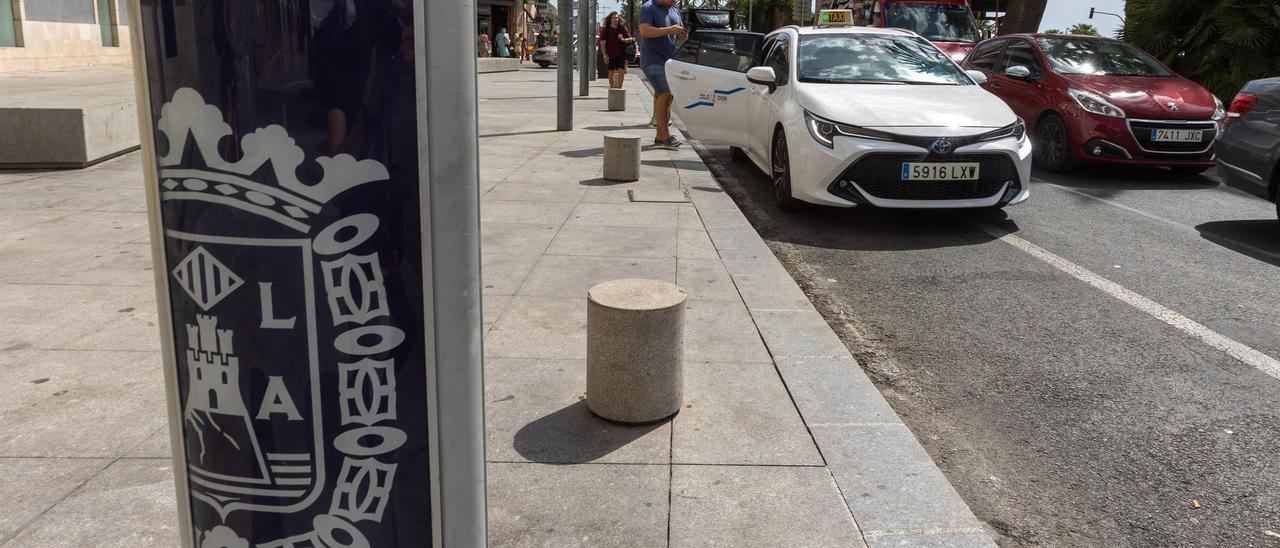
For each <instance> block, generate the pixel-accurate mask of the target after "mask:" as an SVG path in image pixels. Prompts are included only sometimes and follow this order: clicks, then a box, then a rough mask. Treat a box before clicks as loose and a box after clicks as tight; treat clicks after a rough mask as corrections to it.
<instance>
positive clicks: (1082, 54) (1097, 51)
mask: <svg viewBox="0 0 1280 548" xmlns="http://www.w3.org/2000/svg"><path fill="white" fill-rule="evenodd" d="M1036 41H1037V42H1039V43H1040V49H1042V50H1044V55H1045V57H1048V58H1049V64H1050V65H1053V70H1054V71H1055V72H1057V73H1059V74H1090V75H1095V76H1169V71H1168V70H1165V68H1164V67H1162V66H1160V63H1157V62H1156V60H1155V59H1152V58H1151V56H1149V55H1147V54H1145V53H1143V52H1142V51H1141V50H1139V49H1138V48H1135V47H1133V46H1130V45H1129V44H1126V43H1124V42H1120V41H1115V40H1096V39H1088V38H1076V39H1072V38H1040V39H1039V40H1036Z"/></svg>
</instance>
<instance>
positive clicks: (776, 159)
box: [773, 130, 801, 212]
mask: <svg viewBox="0 0 1280 548" xmlns="http://www.w3.org/2000/svg"><path fill="white" fill-rule="evenodd" d="M773 201H774V203H776V204H777V205H778V209H781V210H782V211H788V212H790V211H798V210H799V209H800V206H801V203H800V200H797V199H795V197H794V196H792V195H791V158H790V156H789V155H788V154H787V136H786V135H785V134H783V132H782V131H781V130H779V131H778V132H777V133H775V134H774V136H773Z"/></svg>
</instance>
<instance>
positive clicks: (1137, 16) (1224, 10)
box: [1124, 0, 1280, 102]
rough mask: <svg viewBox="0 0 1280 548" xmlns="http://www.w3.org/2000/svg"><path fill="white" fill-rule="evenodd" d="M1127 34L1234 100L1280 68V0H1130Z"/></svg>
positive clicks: (1184, 73) (1181, 69)
mask: <svg viewBox="0 0 1280 548" xmlns="http://www.w3.org/2000/svg"><path fill="white" fill-rule="evenodd" d="M1125 14H1126V15H1127V18H1126V23H1125V27H1124V37H1125V39H1126V40H1128V41H1130V42H1132V43H1133V44H1134V45H1137V46H1138V47H1141V48H1143V49H1145V50H1147V51H1149V52H1151V53H1152V54H1154V55H1155V56H1157V57H1159V58H1160V59H1161V60H1163V61H1164V62H1165V64H1167V65H1169V66H1170V67H1172V68H1173V69H1174V70H1175V71H1177V72H1178V73H1179V74H1182V75H1183V76H1186V77H1188V78H1191V79H1192V80H1195V81H1197V82H1199V83H1200V84H1201V85H1203V86H1205V87H1207V88H1209V90H1210V91H1212V92H1214V94H1215V95H1217V96H1218V97H1219V98H1220V99H1222V100H1223V101H1227V102H1230V101H1231V99H1232V98H1233V97H1235V93H1236V91H1238V90H1239V89H1240V87H1241V86H1243V85H1244V84H1245V82H1247V81H1249V80H1252V79H1255V78H1263V77H1267V76H1274V75H1276V74H1277V72H1280V6H1277V5H1276V2H1275V0H1128V2H1127V3H1126V5H1125Z"/></svg>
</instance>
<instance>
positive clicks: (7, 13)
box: [0, 0, 18, 48]
mask: <svg viewBox="0 0 1280 548" xmlns="http://www.w3.org/2000/svg"><path fill="white" fill-rule="evenodd" d="M17 45H18V38H17V31H16V30H15V28H14V21H13V0H0V48H11V47H14V46H17Z"/></svg>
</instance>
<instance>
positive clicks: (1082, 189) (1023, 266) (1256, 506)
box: [705, 147, 1280, 547]
mask: <svg viewBox="0 0 1280 548" xmlns="http://www.w3.org/2000/svg"><path fill="white" fill-rule="evenodd" d="M705 155H707V156H709V158H708V161H709V163H710V164H712V168H713V170H714V171H715V172H716V175H717V176H718V178H719V179H720V180H721V181H722V183H723V184H724V186H725V187H726V189H727V190H728V191H729V192H730V194H731V195H732V196H733V197H734V198H735V199H736V200H737V201H738V203H739V204H740V205H741V206H742V208H743V210H744V211H745V212H746V214H747V216H748V218H749V219H750V220H751V222H752V223H753V224H754V225H755V227H756V229H757V230H758V231H759V232H760V233H761V235H763V236H764V238H765V240H766V241H768V242H769V245H770V246H771V247H772V248H773V250H774V252H775V253H776V254H777V255H778V256H779V258H781V259H782V261H783V263H784V264H785V265H786V267H787V268H788V269H789V270H790V271H791V273H792V274H793V275H794V276H795V277H796V279H797V280H799V281H800V283H801V286H802V287H804V288H805V291H806V292H807V293H809V295H810V297H811V299H812V300H813V302H814V303H815V304H816V305H817V306H818V309H819V311H821V312H822V313H823V314H824V315H825V316H826V318H827V321H828V322H830V323H831V325H832V326H833V327H834V328H835V329H836V332H837V333H840V335H841V337H842V338H844V340H845V342H846V344H848V346H849V348H850V349H851V350H852V351H853V352H854V353H855V355H856V356H857V357H858V359H859V360H860V362H861V364H862V366H863V367H864V368H865V369H866V370H867V371H868V373H870V374H871V376H872V378H873V379H874V380H875V382H876V383H877V385H878V386H879V388H880V390H881V391H882V392H883V393H884V394H885V396H886V397H887V398H888V400H889V402H890V403H891V404H892V405H893V406H894V408H895V409H896V410H897V411H898V413H899V414H900V415H902V417H903V419H904V420H905V421H906V422H907V424H908V425H909V426H910V427H911V429H912V430H913V431H914V432H915V434H916V437H918V438H919V439H920V441H921V442H923V443H924V445H925V447H926V448H927V449H928V451H929V452H930V454H931V455H932V456H933V458H934V460H935V461H937V462H938V463H939V465H940V466H941V467H942V469H943V471H944V472H945V473H946V475H947V477H948V478H949V479H950V480H951V482H952V483H953V484H954V485H955V487H956V488H957V489H958V490H959V492H960V494H961V495H962V496H963V497H964V499H965V500H966V501H967V502H968V503H969V505H970V507H971V508H972V509H973V510H974V512H975V513H976V514H977V516H978V517H979V518H980V519H982V520H984V521H985V522H986V523H987V524H988V525H989V526H990V530H991V532H992V534H993V535H994V536H996V538H997V540H998V541H999V542H1000V544H1001V545H1003V546H1108V547H1118V546H1143V547H1146V546H1280V380H1278V379H1277V378H1275V377H1273V376H1269V375H1267V374H1265V373H1264V372H1263V370H1262V369H1260V368H1266V367H1267V366H1268V365H1270V366H1275V365H1276V363H1277V362H1275V359H1276V358H1280V223H1277V222H1276V213H1275V206H1274V205H1272V204H1270V203H1269V202H1266V201H1265V200H1262V199H1261V198H1259V197H1256V196H1251V195H1249V194H1247V193H1245V192H1242V191H1240V190H1238V189H1235V188H1230V187H1228V186H1225V185H1223V184H1221V183H1220V182H1219V181H1218V180H1217V178H1216V177H1215V176H1214V175H1213V174H1212V173H1210V174H1209V175H1208V176H1206V177H1178V176H1174V175H1173V174H1171V173H1170V172H1168V171H1164V170H1094V171H1086V172H1081V173H1077V174H1073V175H1070V176H1056V175H1052V176H1048V175H1045V174H1039V175H1037V176H1036V178H1035V179H1036V181H1035V183H1038V184H1035V185H1034V186H1033V190H1032V193H1033V194H1032V197H1031V199H1030V201H1029V202H1027V203H1026V204H1024V205H1021V206H1017V207H1013V208H1010V209H1008V210H1007V211H1005V212H994V213H993V212H963V211H960V212H891V211H875V210H840V209H812V210H810V211H806V212H803V213H800V214H796V215H787V214H783V213H780V212H778V211H777V210H776V209H775V208H774V207H773V205H772V201H771V197H770V193H769V181H768V179H767V178H766V177H765V176H764V175H763V174H761V173H759V172H758V171H756V170H755V168H754V166H750V165H749V164H747V163H734V162H733V161H732V160H730V158H729V153H728V149H727V148H715V147H713V148H710V149H709V150H708V151H707V153H706V154H705ZM1006 235H1011V236H1006ZM1002 237H1003V238H1002ZM1184 320H1186V321H1184ZM1190 322H1195V323H1194V324H1192V323H1190ZM1171 323H1172V324H1173V325H1171ZM1196 324H1198V326H1197V325H1196Z"/></svg>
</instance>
